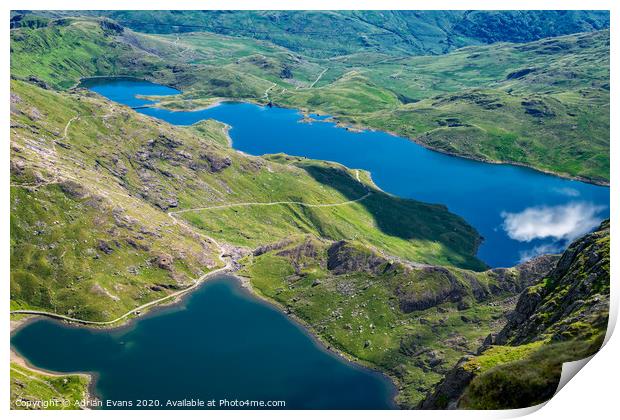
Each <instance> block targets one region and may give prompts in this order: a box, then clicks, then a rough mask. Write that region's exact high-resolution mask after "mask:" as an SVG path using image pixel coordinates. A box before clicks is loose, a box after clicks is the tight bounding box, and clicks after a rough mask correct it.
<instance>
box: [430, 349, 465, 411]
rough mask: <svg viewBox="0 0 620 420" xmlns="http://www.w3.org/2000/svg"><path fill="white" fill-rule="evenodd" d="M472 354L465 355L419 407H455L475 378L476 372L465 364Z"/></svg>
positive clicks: (437, 408)
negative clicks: (467, 368)
mask: <svg viewBox="0 0 620 420" xmlns="http://www.w3.org/2000/svg"><path fill="white" fill-rule="evenodd" d="M470 358H471V356H465V357H463V358H462V359H461V360H459V361H458V363H457V364H456V366H455V367H454V368H453V369H451V370H450V371H448V373H447V375H446V377H445V378H444V379H443V381H441V383H440V384H439V385H437V387H436V388H435V390H434V391H433V392H432V393H431V394H430V395H429V396H428V397H426V399H424V400H423V401H422V402H421V403H420V405H419V406H418V408H421V409H423V410H442V409H455V408H457V403H458V400H459V398H460V397H461V394H462V393H463V389H465V387H466V386H467V385H468V384H469V382H471V380H472V379H473V378H474V374H473V373H472V372H470V371H468V370H466V369H465V368H464V367H463V366H464V365H465V363H467V361H468V360H469V359H470Z"/></svg>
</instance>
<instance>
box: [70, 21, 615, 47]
mask: <svg viewBox="0 0 620 420" xmlns="http://www.w3.org/2000/svg"><path fill="white" fill-rule="evenodd" d="M69 13H71V12H69ZM98 14H103V15H105V16H110V17H112V18H113V19H116V20H118V21H119V22H121V23H122V24H124V25H127V26H129V27H130V28H132V29H134V30H136V31H142V32H154V33H179V32H188V31H209V32H215V33H219V34H225V35H235V36H240V35H243V36H247V37H252V38H255V39H262V40H267V41H270V42H272V43H274V44H276V45H280V46H283V47H286V48H288V49H291V50H293V51H296V52H301V53H305V54H307V55H311V56H315V57H331V56H334V55H342V54H351V53H355V52H359V51H374V52H376V51H382V52H387V53H388V54H441V53H445V52H447V51H450V50H452V49H454V48H458V47H462V46H465V45H472V44H474V45H475V44H488V43H493V42H498V41H512V42H527V41H533V40H537V39H540V38H544V37H549V36H558V35H564V34H570V33H575V32H585V31H591V30H595V29H603V28H608V27H609V13H608V12H605V11H600V12H597V11H544V12H541V11H503V12H495V11H445V10H442V11H400V10H397V11H385V10H383V11H259V12H251V11H250V12H248V11H235V12H230V11H198V12H197V11H190V12H187V11H158V12H152V11H109V12H99V13H98Z"/></svg>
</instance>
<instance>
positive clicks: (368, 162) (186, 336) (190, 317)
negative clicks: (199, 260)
mask: <svg viewBox="0 0 620 420" xmlns="http://www.w3.org/2000/svg"><path fill="white" fill-rule="evenodd" d="M89 87H90V88H91V89H92V90H94V91H96V92H98V93H100V94H102V95H104V96H106V97H108V98H110V99H112V100H115V101H117V102H120V103H123V104H126V105H129V106H132V107H139V106H142V105H147V104H149V103H150V102H149V101H147V100H145V99H139V98H136V97H135V95H136V94H142V95H170V94H176V93H178V92H177V91H176V90H174V89H170V88H167V87H164V86H158V85H154V84H152V83H148V82H143V81H136V80H96V81H91V82H89ZM138 111H139V112H142V113H144V114H147V115H150V116H153V117H156V118H161V119H163V120H166V121H168V122H170V123H173V124H179V125H187V124H193V123H195V122H197V121H199V120H201V119H207V118H213V119H216V120H219V121H222V122H225V123H227V124H229V125H231V126H232V130H231V132H230V135H231V137H232V139H233V143H234V147H235V148H237V149H239V150H242V151H244V152H246V153H250V154H253V155H261V154H265V153H277V152H284V153H287V154H290V155H298V156H306V157H310V158H316V159H325V160H331V161H337V162H340V163H342V164H344V165H347V166H349V167H351V168H359V169H365V170H369V171H370V172H371V173H372V175H373V179H374V180H375V182H376V183H377V185H378V186H379V187H381V188H382V189H384V190H385V191H388V192H390V193H392V194H396V195H399V196H402V197H408V198H412V199H416V200H421V201H427V202H433V203H443V204H445V205H447V206H448V207H449V208H450V210H451V211H453V212H455V213H457V214H459V215H461V216H463V217H464V218H465V219H466V220H467V221H468V222H469V223H471V224H472V225H473V226H475V227H476V229H478V231H479V232H481V234H482V235H483V236H484V237H485V241H484V243H483V245H482V247H481V248H480V252H479V257H480V258H481V259H483V260H484V261H485V262H487V263H488V264H489V265H492V266H510V265H513V264H514V263H516V262H518V261H520V260H522V259H526V258H528V257H531V256H534V255H536V254H538V253H545V252H559V251H561V250H562V249H563V248H564V247H565V246H566V244H567V242H569V241H570V240H572V239H573V238H575V237H577V236H579V235H581V234H582V233H585V232H586V231H588V230H590V229H592V228H594V227H595V226H596V225H597V224H598V222H599V221H600V220H601V219H602V218H604V217H607V216H608V215H609V189H608V188H605V187H599V186H594V185H589V184H585V183H582V182H577V181H570V180H565V179H561V178H558V177H554V176H550V175H545V174H542V173H539V172H536V171H533V170H529V169H525V168H521V167H515V166H510V165H491V164H485V163H480V162H474V161H470V160H465V159H460V158H455V157H451V156H447V155H443V154H440V153H436V152H432V151H429V150H427V149H424V148H423V147H421V146H418V145H417V144H415V143H413V142H411V141H409V140H406V139H403V138H399V137H395V136H391V135H389V134H385V133H381V132H371V131H367V132H363V133H354V132H350V131H347V130H345V129H342V128H337V127H335V125H334V124H333V123H329V122H316V123H312V124H306V123H300V122H299V120H300V118H301V115H300V114H299V113H298V112H296V111H294V110H288V109H281V108H265V107H260V106H256V105H251V104H245V103H225V104H222V105H220V106H217V107H214V108H211V109H207V110H203V111H196V112H171V111H166V110H162V109H157V108H141V109H139V110H138ZM12 345H13V346H14V348H15V349H16V350H17V351H18V352H19V353H20V354H22V355H23V356H24V357H26V358H27V359H28V360H29V361H31V362H32V363H33V364H34V365H36V366H38V367H41V368H44V369H49V370H53V371H60V372H75V371H88V372H94V373H96V374H97V377H98V379H97V381H96V390H95V391H96V394H97V395H98V396H99V397H101V398H102V399H104V400H134V401H135V400H138V399H155V400H158V401H160V404H161V405H165V403H166V401H167V400H168V399H171V400H174V399H184V398H197V399H202V400H210V399H215V400H217V401H218V402H219V400H222V399H229V400H246V399H248V400H257V401H267V400H284V401H286V408H356V409H365V408H377V409H379V408H391V407H392V396H393V393H394V389H393V386H392V384H391V383H390V382H389V381H388V380H387V378H385V377H384V376H382V375H379V374H377V373H375V372H371V371H368V370H366V369H362V368H360V367H357V366H354V365H352V364H350V363H348V362H346V361H344V360H342V359H340V358H337V357H335V356H334V355H332V354H330V353H328V352H326V351H325V350H324V349H323V348H322V347H321V346H320V345H318V344H317V343H316V342H314V341H313V340H312V339H311V338H310V337H309V336H308V334H307V333H305V332H304V331H303V329H301V328H300V327H299V326H298V325H296V324H295V323H293V322H291V321H290V320H289V319H288V318H287V317H286V316H285V315H283V314H282V313H280V312H279V311H277V310H275V309H273V308H272V307H270V306H268V305H266V304H265V303H263V302H261V301H259V300H257V299H256V298H254V297H252V296H251V295H249V293H248V292H246V291H245V290H243V289H241V288H240V286H239V285H238V284H237V283H236V282H235V281H234V280H232V279H230V278H225V277H222V278H219V279H216V280H212V281H209V282H207V283H206V284H205V285H204V286H202V287H201V288H200V289H198V290H197V291H195V292H194V293H193V294H192V295H191V296H189V297H188V298H187V300H186V301H185V302H184V304H183V305H181V306H175V307H172V308H166V309H163V310H160V311H158V312H156V313H152V314H150V315H148V316H147V317H145V318H142V319H139V320H137V321H135V322H134V323H133V324H132V325H130V326H129V327H127V328H124V329H119V330H113V331H104V330H92V329H88V328H76V327H70V326H67V325H65V324H62V323H60V322H56V321H51V320H37V321H35V322H33V323H31V324H29V325H27V326H25V327H24V328H23V329H21V330H19V331H18V332H17V333H16V334H15V335H14V336H13V338H12ZM134 404H135V403H134ZM108 408H109V407H108ZM134 408H135V406H134Z"/></svg>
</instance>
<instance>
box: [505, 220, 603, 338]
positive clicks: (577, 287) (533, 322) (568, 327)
mask: <svg viewBox="0 0 620 420" xmlns="http://www.w3.org/2000/svg"><path fill="white" fill-rule="evenodd" d="M609 282H610V278H609V221H606V222H604V223H603V224H602V225H601V226H600V228H599V229H598V230H597V231H596V232H594V233H591V234H589V235H586V236H584V237H583V238H581V239H580V240H578V241H576V242H574V243H573V244H572V245H571V246H570V247H569V248H568V249H567V250H566V251H565V252H564V254H563V255H562V258H561V259H560V260H559V262H558V264H557V267H556V268H555V269H554V270H553V271H551V272H550V273H549V274H548V275H547V276H546V278H545V281H544V282H542V283H540V284H538V285H536V286H534V287H531V288H530V289H528V290H527V291H526V292H525V293H523V294H522V295H521V296H520V297H519V300H518V302H517V306H516V308H515V310H514V312H512V313H511V314H510V315H509V317H508V323H507V324H506V326H505V327H504V329H503V330H502V331H501V332H500V333H499V334H498V336H497V339H496V340H495V343H496V344H507V343H508V344H512V345H518V344H523V343H528V342H532V341H536V340H540V339H543V338H546V337H550V338H551V339H552V340H558V341H562V340H567V339H571V338H575V336H576V335H583V334H588V331H587V330H586V328H584V327H583V325H582V324H586V325H588V326H589V328H588V329H593V330H599V329H604V328H605V325H606V324H607V317H608V310H609V284H610V283H609ZM579 329H581V330H582V331H578V330H579ZM590 333H591V332H590Z"/></svg>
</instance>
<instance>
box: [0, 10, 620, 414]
mask: <svg viewBox="0 0 620 420" xmlns="http://www.w3.org/2000/svg"><path fill="white" fill-rule="evenodd" d="M0 8H1V9H2V10H3V11H4V12H5V13H3V14H2V17H3V18H4V21H3V25H4V27H5V36H3V37H2V40H1V41H0V42H2V48H3V49H2V51H3V52H4V57H5V60H4V63H5V64H4V67H3V68H2V73H3V80H5V83H6V81H8V80H9V77H10V69H9V65H8V63H9V62H10V54H9V37H8V32H9V12H10V10H11V9H21V10H27V9H33V10H55V9H69V10H105V9H119V10H135V9H147V10H167V9H176V10H180V9H227V10H278V9H299V10H336V9H338V10H347V9H348V10H371V9H374V10H390V9H412V10H440V9H451V10H459V9H460V10H462V9H472V10H475V9H491V10H527V9H536V10H563V9H564V10H566V9H588V10H611V21H612V22H611V27H612V30H611V39H612V40H611V70H612V72H611V87H612V94H611V109H612V114H611V115H612V119H611V138H612V139H618V138H619V137H618V119H617V116H616V115H614V113H613V111H616V110H618V109H619V107H618V101H619V100H620V98H619V97H618V94H617V92H618V89H617V88H616V83H617V82H618V80H620V79H619V78H618V68H619V66H618V60H619V58H618V55H617V54H618V48H617V47H616V45H617V42H618V36H617V32H616V28H618V25H619V20H620V19H618V15H619V14H620V2H617V1H616V2H614V1H611V0H589V1H587V2H584V1H578V0H521V1H519V0H496V1H491V0H486V1H485V0H469V1H465V0H460V1H459V0H434V1H432V2H422V1H411V0H410V1H404V0H382V1H370V0H357V1H354V0H339V1H334V0H313V1H309V0H303V1H296V2H292V1H291V0H264V1H262V2H258V1H254V2H252V1H248V0H245V1H244V0H211V1H209V2H199V1H197V0H174V1H164V0H151V1H148V2H137V1H136V2H133V3H132V2H128V1H126V0H107V1H102V0H89V1H84V0H80V1H76V0H49V1H42V0H22V1H19V2H10V1H7V0H5V1H3V2H2V5H1V6H0ZM2 93H3V96H4V98H3V101H2V103H1V106H2V108H3V112H2V114H1V115H0V118H1V122H2V127H4V133H5V136H3V137H4V139H5V142H4V143H3V148H2V152H1V153H0V171H1V174H2V178H3V179H4V183H3V184H2V185H4V186H5V187H4V188H2V189H1V194H2V200H1V201H0V203H1V204H0V206H1V207H0V213H1V214H2V215H3V221H4V223H2V225H1V226H0V235H2V238H4V241H2V245H1V246H2V252H1V254H0V267H2V274H3V275H2V278H3V283H2V287H0V302H4V308H5V310H4V311H3V313H2V317H3V319H4V325H5V329H4V330H3V333H4V340H3V342H4V343H5V345H3V346H0V354H2V355H3V356H4V358H3V359H2V360H5V361H6V362H8V360H9V346H8V345H6V343H8V342H9V328H8V326H9V315H8V313H9V312H8V309H9V308H8V303H9V278H10V272H9V255H10V253H9V240H8V238H9V189H8V188H6V185H8V179H9V147H8V138H9V85H8V83H6V84H5V85H4V88H3V90H2ZM614 117H616V118H614ZM611 143H612V144H611V162H612V165H611V180H612V181H611V185H612V187H611V198H612V201H611V214H616V213H615V212H616V210H617V208H618V203H617V199H618V197H616V195H615V194H616V188H615V186H616V185H618V182H620V181H619V179H618V177H619V176H620V171H619V170H618V164H619V163H620V160H619V155H618V153H619V152H618V147H617V146H616V145H615V144H614V142H613V141H612V142H611ZM611 230H612V232H613V233H612V236H613V237H614V238H616V237H619V236H618V235H620V233H618V231H619V229H618V228H616V223H615V219H614V220H612V223H611ZM618 253H619V251H618V246H616V241H615V240H613V241H612V250H611V255H612V261H613V263H612V284H613V286H612V295H611V297H612V307H611V318H612V320H610V322H611V325H615V322H616V319H617V312H618V293H617V290H618V287H619V286H618V279H617V277H618V276H617V275H616V273H617V271H618V270H616V269H615V265H616V262H617V261H620V259H619V256H618ZM619 264H620V263H619ZM612 329H613V326H612V327H611V328H610V330H609V332H611V331H612ZM608 339H609V334H608ZM619 340H620V339H618V337H617V334H616V335H615V336H612V337H611V339H610V340H609V341H608V343H607V344H606V346H605V347H604V348H603V349H602V350H601V351H600V352H599V354H597V355H596V356H595V357H594V358H593V359H592V361H590V362H589V363H588V364H587V365H586V367H585V368H584V369H583V370H582V371H581V372H579V374H578V375H577V378H576V379H573V380H572V381H569V383H568V384H567V385H566V386H565V387H564V388H563V389H562V390H561V391H560V392H559V393H558V394H557V395H556V396H555V397H554V398H553V399H552V400H551V401H550V402H549V403H548V404H546V405H545V406H544V407H543V408H542V409H540V410H539V411H536V412H535V413H534V414H531V416H530V418H532V419H554V418H555V419H557V418H562V419H580V420H581V419H584V418H585V419H599V418H600V419H606V418H611V417H612V413H614V414H617V412H618V410H617V405H616V401H617V400H618V395H617V391H616V390H617V389H618V383H617V378H618V374H619V373H620V367H619V366H620V363H619V361H618V357H619V356H618V355H620V341H619ZM6 362H4V363H0V372H2V380H1V382H0V401H1V403H0V404H2V408H3V411H5V410H6V411H9V410H8V408H9V380H8V376H9V365H8V363H6ZM619 402H620V401H619ZM539 408H540V407H539ZM528 411H531V410H515V411H504V412H497V411H495V412H480V411H451V412H450V411H448V412H446V411H439V412H428V411H414V412H411V411H389V412H386V411H382V412H375V411H355V412H352V411H339V412H318V411H295V412H290V411H289V412H286V411H271V412H247V411H236V412H233V411H217V412H213V411H210V412H201V411H194V412H183V413H180V412H177V413H174V415H175V416H183V417H188V418H201V419H202V418H205V417H212V418H213V417H215V418H218V419H219V418H222V419H231V418H240V417H242V416H243V417H247V416H249V417H252V418H260V419H262V418H264V419H288V418H289V417H291V416H294V417H295V418H296V419H297V418H299V419H315V418H316V417H317V416H320V417H322V418H323V417H328V418H332V417H333V418H338V419H343V418H355V419H357V420H364V419H371V418H373V419H374V418H376V417H377V416H381V417H391V418H403V419H404V418H408V419H409V418H411V417H415V418H416V419H417V418H420V419H429V418H431V419H437V418H459V419H476V420H478V419H487V418H509V417H515V416H519V415H524V414H527V412H528ZM9 414H10V416H11V418H16V419H21V418H42V417H45V418H50V417H54V418H58V417H59V416H62V417H63V418H64V417H74V416H79V417H84V416H89V417H93V418H95V417H96V418H110V417H112V416H114V415H117V414H116V413H114V412H103V411H90V412H62V414H61V413H60V412H49V411H37V412H23V411H11V412H10V413H9ZM119 414H120V413H119ZM169 414H170V413H167V412H163V411H136V412H132V413H131V415H132V417H136V418H138V419H140V418H142V419H153V418H155V419H158V418H162V419H164V418H168V417H169ZM124 415H127V414H123V416H124Z"/></svg>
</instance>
